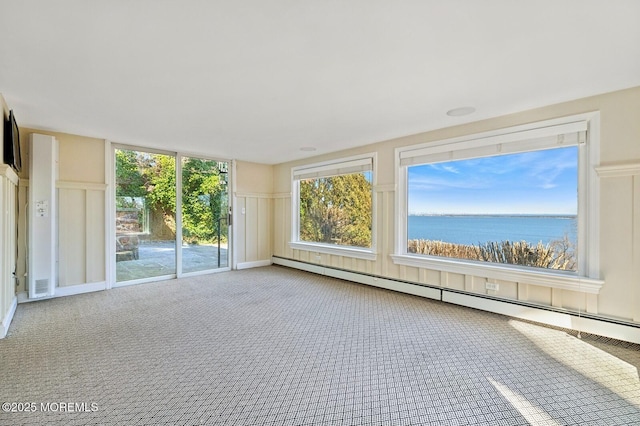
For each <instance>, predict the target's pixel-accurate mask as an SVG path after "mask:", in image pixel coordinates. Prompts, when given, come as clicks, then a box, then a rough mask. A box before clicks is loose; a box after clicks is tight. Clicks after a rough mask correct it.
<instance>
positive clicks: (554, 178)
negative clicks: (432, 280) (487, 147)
mask: <svg viewBox="0 0 640 426" xmlns="http://www.w3.org/2000/svg"><path fill="white" fill-rule="evenodd" d="M407 190H408V191H407V194H408V195H407V202H408V212H409V214H408V217H407V252H409V253H416V254H424V255H433V256H442V257H452V258H458V259H466V260H475V261H485V262H493V263H506V264H514V265H520V266H528V267H536V268H547V269H555V270H563V271H573V272H575V271H577V264H578V262H577V252H576V248H577V243H578V232H577V231H578V147H577V146H569V147H564V148H553V149H544V150H538V151H529V152H523V153H517V154H506V155H495V156H489V157H481V158H472V159H466V160H457V161H447V162H437V163H427V164H423V165H416V166H411V167H409V168H408V174H407Z"/></svg>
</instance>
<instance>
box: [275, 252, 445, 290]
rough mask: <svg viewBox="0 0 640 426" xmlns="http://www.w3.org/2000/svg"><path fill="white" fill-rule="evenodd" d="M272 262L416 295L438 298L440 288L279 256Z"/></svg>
mask: <svg viewBox="0 0 640 426" xmlns="http://www.w3.org/2000/svg"><path fill="white" fill-rule="evenodd" d="M273 263H274V264H276V265H282V266H288V267H290V268H295V269H302V270H303V271H308V272H313V273H314V274H319V275H326V276H328V277H333V278H339V279H343V280H346V281H353V282H356V283H360V284H367V285H370V286H373V287H380V288H385V289H387V290H394V291H399V292H401V293H408V294H414V295H416V296H422V297H427V298H429V299H436V300H440V289H437V288H433V287H426V286H421V285H419V284H411V283H407V282H403V281H396V280H391V279H387V278H383V277H377V276H372V275H366V274H361V273H358V272H351V271H344V270H342V269H335V268H330V267H324V266H322V265H314V264H311V263H304V262H298V261H296V260H290V259H283V258H279V257H274V258H273Z"/></svg>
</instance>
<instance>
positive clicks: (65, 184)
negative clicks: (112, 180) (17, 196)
mask: <svg viewBox="0 0 640 426" xmlns="http://www.w3.org/2000/svg"><path fill="white" fill-rule="evenodd" d="M27 186H28V184H27ZM107 186H108V185H107V184H106V183H93V182H71V181H66V180H59V181H56V188H61V189H83V190H90V191H106V190H107Z"/></svg>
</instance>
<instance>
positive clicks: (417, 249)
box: [407, 236, 576, 271]
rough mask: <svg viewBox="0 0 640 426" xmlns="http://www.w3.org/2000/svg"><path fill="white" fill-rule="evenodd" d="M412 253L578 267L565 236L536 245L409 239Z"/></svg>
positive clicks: (546, 265)
mask: <svg viewBox="0 0 640 426" xmlns="http://www.w3.org/2000/svg"><path fill="white" fill-rule="evenodd" d="M407 251H408V252H409V253H416V254H426V255H431V256H443V257H453V258H456V259H467V260H479V261H484V262H493V263H507V264H511V265H521V266H531V267H536V268H546V269H556V270H567V271H575V270H576V258H575V250H574V248H573V244H572V243H571V241H569V238H568V237H567V236H565V237H564V238H563V239H562V240H557V241H553V242H551V243H549V244H546V245H545V244H542V242H539V243H538V244H536V245H532V244H530V243H528V242H527V241H514V242H511V241H508V240H505V241H499V242H498V241H490V242H487V243H483V244H482V243H480V244H478V245H467V244H454V243H448V242H444V241H434V240H409V242H408V246H407Z"/></svg>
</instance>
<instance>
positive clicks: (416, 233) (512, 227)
mask: <svg viewBox="0 0 640 426" xmlns="http://www.w3.org/2000/svg"><path fill="white" fill-rule="evenodd" d="M408 225H409V228H408V237H409V239H410V240H413V239H424V240H440V241H446V242H449V243H455V244H474V245H477V244H478V243H485V242H488V241H504V240H509V241H522V240H524V241H527V242H528V243H530V244H538V242H540V241H542V243H543V244H548V243H549V242H551V241H553V240H561V239H562V238H563V237H564V235H565V234H566V235H568V236H569V240H570V241H572V242H574V243H575V242H576V241H577V232H578V229H577V218H576V217H575V216H526V215H518V216H503V215H478V216H475V215H459V216H449V215H433V216H409V223H408Z"/></svg>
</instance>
